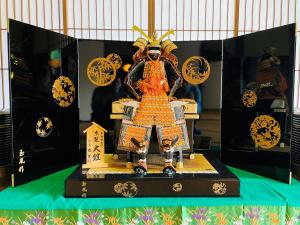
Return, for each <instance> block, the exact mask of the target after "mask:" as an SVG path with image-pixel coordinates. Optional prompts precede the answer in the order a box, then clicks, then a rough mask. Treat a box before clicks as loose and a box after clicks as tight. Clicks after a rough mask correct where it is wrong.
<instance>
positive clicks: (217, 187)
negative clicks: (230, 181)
mask: <svg viewBox="0 0 300 225" xmlns="http://www.w3.org/2000/svg"><path fill="white" fill-rule="evenodd" d="M212 190H213V192H214V193H215V194H216V195H224V194H225V193H226V191H227V187H226V184H225V183H223V182H219V183H214V184H213V186H212Z"/></svg>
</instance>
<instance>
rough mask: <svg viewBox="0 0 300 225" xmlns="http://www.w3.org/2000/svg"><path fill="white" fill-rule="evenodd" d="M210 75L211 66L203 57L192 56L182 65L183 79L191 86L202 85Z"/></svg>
mask: <svg viewBox="0 0 300 225" xmlns="http://www.w3.org/2000/svg"><path fill="white" fill-rule="evenodd" d="M209 74H210V65H209V63H208V61H207V60H206V59H204V58H203V57H201V56H192V57H190V58H188V59H187V60H185V62H184V63H183V65H182V75H183V78H184V79H185V80H186V81H187V82H189V83H191V84H202V83H203V82H205V81H206V80H207V79H208V77H209Z"/></svg>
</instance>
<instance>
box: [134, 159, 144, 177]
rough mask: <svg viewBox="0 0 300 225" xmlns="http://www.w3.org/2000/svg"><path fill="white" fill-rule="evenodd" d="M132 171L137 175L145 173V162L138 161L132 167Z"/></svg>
mask: <svg viewBox="0 0 300 225" xmlns="http://www.w3.org/2000/svg"><path fill="white" fill-rule="evenodd" d="M134 172H135V173H136V174H137V175H139V176H144V175H146V174H147V164H146V163H144V162H139V164H138V165H137V166H135V167H134Z"/></svg>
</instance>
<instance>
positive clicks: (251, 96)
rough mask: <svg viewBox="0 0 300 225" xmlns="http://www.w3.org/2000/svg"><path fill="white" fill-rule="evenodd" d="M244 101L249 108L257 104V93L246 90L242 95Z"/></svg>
mask: <svg viewBox="0 0 300 225" xmlns="http://www.w3.org/2000/svg"><path fill="white" fill-rule="evenodd" d="M242 102H243V104H244V106H246V107H248V108H250V107H253V106H255V105H256V102H257V96H256V93H255V92H254V91H252V90H247V91H245V92H244V93H243V96H242Z"/></svg>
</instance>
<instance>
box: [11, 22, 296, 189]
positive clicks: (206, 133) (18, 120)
mask: <svg viewBox="0 0 300 225" xmlns="http://www.w3.org/2000/svg"><path fill="white" fill-rule="evenodd" d="M9 27H10V29H9V40H10V71H11V78H12V79H11V118H12V124H13V154H12V158H13V160H12V161H13V174H14V181H15V184H21V183H24V182H26V181H29V180H32V179H35V178H37V177H40V176H43V175H46V174H48V173H51V172H53V171H56V170H58V169H62V168H66V167H68V166H70V165H73V164H76V163H79V160H78V154H79V121H81V122H82V123H83V122H90V121H95V122H97V123H99V124H100V125H102V126H103V127H105V128H106V129H108V130H111V131H113V130H114V127H115V121H114V120H112V119H110V113H111V103H112V102H113V101H116V100H118V99H120V98H123V97H130V95H129V94H128V92H127V91H126V88H125V87H124V85H123V80H124V78H125V76H126V73H127V72H126V70H125V69H123V68H120V69H119V70H118V71H117V75H116V79H115V80H114V81H113V82H112V83H111V84H110V85H109V86H103V87H101V86H100V87H97V86H96V85H94V84H92V83H91V82H90V81H89V79H88V78H87V75H86V72H87V65H88V64H89V63H90V62H91V60H93V59H94V58H97V57H104V58H105V57H106V56H107V55H109V54H110V53H117V54H118V55H119V56H120V57H121V59H122V66H124V65H129V64H132V63H133V60H132V55H133V54H134V53H135V51H136V49H135V48H134V47H133V46H132V42H127V41H101V40H78V39H75V38H71V37H68V36H64V35H61V34H58V33H55V32H52V31H48V30H44V29H41V28H38V27H35V26H31V25H28V24H24V23H21V22H17V21H13V20H10V26H9ZM294 39H295V25H294V24H293V25H288V26H284V27H280V28H275V29H272V30H267V31H261V32H257V33H254V34H249V35H245V36H240V37H237V38H233V39H228V40H224V41H221V40H220V41H189V42H175V44H176V45H177V47H178V49H177V50H175V51H174V54H175V55H176V56H177V57H178V61H179V70H181V65H182V63H183V62H184V61H185V60H186V59H188V58H189V57H191V56H195V55H201V56H202V57H205V58H206V59H207V60H208V61H209V63H210V65H211V74H210V77H209V79H208V80H207V81H206V82H205V83H204V84H201V85H191V84H188V83H186V82H185V83H184V85H183V88H182V89H181V90H178V92H177V93H176V96H177V97H178V98H182V97H183V98H185V97H186V98H194V99H195V100H196V101H197V103H198V113H199V114H200V119H199V120H196V121H195V124H194V149H195V151H199V152H215V153H217V155H219V152H220V149H221V152H222V160H223V161H224V162H226V163H228V164H230V165H233V166H236V167H240V168H244V169H247V170H250V171H254V172H256V173H259V174H263V175H265V176H268V177H272V178H275V179H279V180H282V181H285V182H288V181H289V171H290V139H291V135H292V134H291V130H290V127H291V124H290V118H291V116H290V115H291V112H292V106H293V98H292V96H293V74H294V72H293V71H294V42H295V40H294ZM222 55H223V58H222ZM268 57H269V58H268ZM262 59H263V60H267V61H268V59H270V60H275V61H276V60H278V61H279V62H280V63H279V64H276V65H275V64H274V65H275V67H274V68H276V71H278V73H279V74H280V75H278V76H277V77H276V76H273V77H272V75H270V74H268V75H267V77H268V78H267V79H266V80H265V79H264V76H263V75H262V73H259V70H258V68H260V64H259V63H260V62H262V61H263V60H262ZM222 64H223V74H222ZM268 82H269V83H268ZM276 82H277V83H276ZM268 85H269V86H268ZM264 86H266V87H264ZM272 87H274V88H275V89H274V90H272ZM280 88H281V89H282V90H284V91H282V90H281V89H280ZM247 90H248V91H250V90H252V91H253V92H254V93H255V94H256V95H257V101H256V105H254V106H251V107H246V106H244V105H243V99H242V98H243V94H244V92H245V91H247ZM270 93H271V94H270ZM278 93H280V94H278ZM266 95H267V97H264V96H266ZM269 95H271V97H270V96H269ZM273 95H275V97H274V96H273ZM272 96H273V97H272ZM276 96H277V97H276ZM278 96H279V97H278ZM276 99H277V100H276ZM274 101H275V103H273V102H274ZM282 104H283V106H282ZM271 106H272V107H271ZM274 107H275V108H274ZM276 107H277V108H276ZM278 107H279V108H278ZM280 107H281V108H280ZM282 107H283V108H282ZM221 108H222V113H221ZM275 109H276V110H277V111H276V110H275ZM274 110H275V111H274ZM221 114H222V117H221ZM259 115H269V116H271V117H272V118H274V119H275V120H276V121H277V122H278V124H279V126H280V128H281V130H280V132H281V133H280V134H281V137H280V140H279V141H278V143H277V144H276V146H275V147H272V148H269V149H263V148H260V147H259V146H258V145H257V143H256V142H255V141H254V139H252V138H251V132H250V126H251V123H252V122H253V121H254V119H255V118H257V117H258V116H259ZM221 119H222V120H221ZM82 123H81V124H82ZM221 126H222V129H221ZM221 131H222V136H221ZM107 135H108V136H107V139H108V141H107V142H106V144H107V146H106V151H107V152H109V153H112V152H113V151H114V148H115V147H114V144H115V143H114V138H113V137H110V136H111V135H112V132H108V134H107ZM199 137H202V139H201V140H202V142H201V141H199V140H200V139H198V138H199ZM203 137H205V138H207V140H209V143H210V145H209V146H210V147H208V148H206V147H203V146H206V145H204V144H203V140H204V139H203ZM81 143H84V140H82V141H81ZM203 150H205V151H203ZM82 152H84V151H82Z"/></svg>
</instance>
